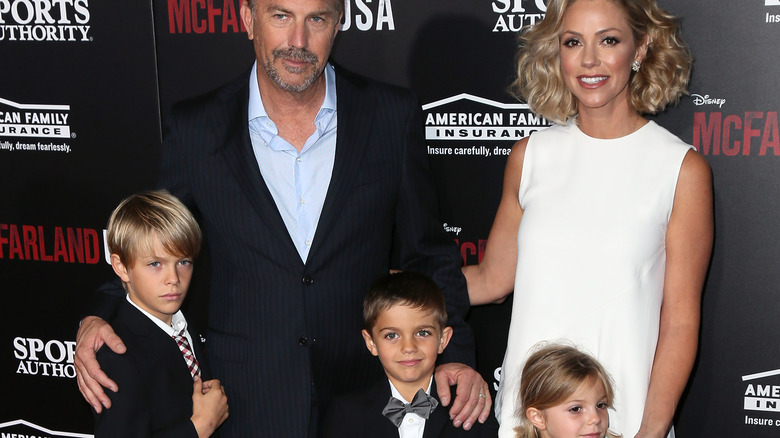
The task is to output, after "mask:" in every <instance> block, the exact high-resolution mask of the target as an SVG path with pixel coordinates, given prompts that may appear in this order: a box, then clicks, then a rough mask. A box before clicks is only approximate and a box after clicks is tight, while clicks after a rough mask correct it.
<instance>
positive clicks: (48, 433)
mask: <svg viewBox="0 0 780 438" xmlns="http://www.w3.org/2000/svg"><path fill="white" fill-rule="evenodd" d="M0 431H1V432H2V438H6V437H8V438H49V437H73V438H94V435H88V434H84V433H75V432H61V431H59V430H51V429H47V428H45V427H43V426H38V425H37V424H35V423H30V422H29V421H25V420H14V421H7V422H5V423H0Z"/></svg>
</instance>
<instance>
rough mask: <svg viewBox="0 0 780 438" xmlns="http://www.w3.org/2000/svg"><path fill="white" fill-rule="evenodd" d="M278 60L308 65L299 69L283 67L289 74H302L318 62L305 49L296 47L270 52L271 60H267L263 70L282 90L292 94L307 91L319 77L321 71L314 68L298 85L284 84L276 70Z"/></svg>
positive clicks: (315, 57) (314, 56) (317, 59)
mask: <svg viewBox="0 0 780 438" xmlns="http://www.w3.org/2000/svg"><path fill="white" fill-rule="evenodd" d="M279 58H282V59H292V60H295V61H304V62H307V63H308V64H307V65H305V66H303V67H300V68H293V67H284V68H285V70H287V71H288V72H290V73H302V72H304V71H305V70H306V69H307V68H309V66H311V65H314V66H315V67H316V66H317V63H318V62H319V58H317V55H315V54H314V53H312V52H310V51H308V50H306V49H299V48H297V47H288V48H286V49H275V50H274V51H273V52H271V59H269V60H268V61H267V62H266V63H265V65H264V66H263V68H264V69H265V73H266V74H267V75H268V77H270V78H271V80H273V81H274V82H275V83H276V85H278V86H279V87H281V88H282V89H284V90H287V91H292V92H294V93H300V92H301V91H304V90H306V89H308V88H309V87H311V86H312V84H314V82H315V81H316V80H317V78H319V77H320V74H321V73H322V70H321V69H319V68H315V69H314V70H313V71H312V72H311V73H310V74H309V75H308V76H306V77H304V78H303V82H301V83H300V84H291V83H289V82H285V81H284V80H283V79H282V76H281V75H280V74H279V70H277V68H276V65H275V63H276V60H278V59H279Z"/></svg>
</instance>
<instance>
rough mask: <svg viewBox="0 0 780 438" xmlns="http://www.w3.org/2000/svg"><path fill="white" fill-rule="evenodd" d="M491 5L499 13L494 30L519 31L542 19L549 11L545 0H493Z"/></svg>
mask: <svg viewBox="0 0 780 438" xmlns="http://www.w3.org/2000/svg"><path fill="white" fill-rule="evenodd" d="M491 7H492V9H493V12H494V13H495V14H497V15H498V18H497V19H496V24H495V25H494V26H493V32H517V31H518V30H520V29H522V28H523V26H532V25H534V24H536V23H537V22H538V21H542V19H543V18H544V14H545V13H547V5H545V1H544V0H493V1H492V2H491Z"/></svg>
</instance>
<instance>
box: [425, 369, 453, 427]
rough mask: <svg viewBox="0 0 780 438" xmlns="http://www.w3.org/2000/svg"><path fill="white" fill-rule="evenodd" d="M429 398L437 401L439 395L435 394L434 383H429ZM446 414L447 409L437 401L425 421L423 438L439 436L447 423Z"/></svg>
mask: <svg viewBox="0 0 780 438" xmlns="http://www.w3.org/2000/svg"><path fill="white" fill-rule="evenodd" d="M431 397H433V398H435V399H436V400H437V401H439V395H438V394H437V393H436V382H431ZM447 413H448V410H447V408H446V407H444V406H442V404H441V401H439V405H438V406H436V409H434V410H433V412H431V416H430V417H429V418H428V419H427V420H425V430H424V431H423V438H435V437H438V436H439V435H440V434H441V431H442V429H444V426H446V425H447V421H449V418H448V415H447Z"/></svg>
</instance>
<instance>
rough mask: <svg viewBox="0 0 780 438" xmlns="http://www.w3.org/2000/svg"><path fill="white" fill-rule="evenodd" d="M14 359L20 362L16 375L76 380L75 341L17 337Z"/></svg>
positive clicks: (14, 342) (15, 339)
mask: <svg viewBox="0 0 780 438" xmlns="http://www.w3.org/2000/svg"><path fill="white" fill-rule="evenodd" d="M13 344H14V357H15V358H16V359H17V360H18V361H19V365H17V367H16V374H25V375H30V376H44V377H62V378H68V379H74V378H76V369H75V367H74V366H73V355H74V354H75V352H76V342H75V341H58V340H48V341H44V340H43V339H37V338H21V337H16V338H14V341H13Z"/></svg>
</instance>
